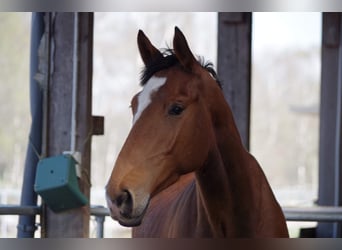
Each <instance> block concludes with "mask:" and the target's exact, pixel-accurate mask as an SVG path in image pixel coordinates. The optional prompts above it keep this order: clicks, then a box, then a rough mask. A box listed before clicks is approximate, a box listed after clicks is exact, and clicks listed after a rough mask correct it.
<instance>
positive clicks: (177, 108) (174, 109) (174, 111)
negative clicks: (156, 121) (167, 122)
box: [168, 103, 184, 115]
mask: <svg viewBox="0 0 342 250" xmlns="http://www.w3.org/2000/svg"><path fill="white" fill-rule="evenodd" d="M183 111H184V107H183V106H182V105H181V104H178V103H177V104H173V105H172V106H171V107H170V109H169V112H168V113H169V115H180V114H181V113H182V112H183Z"/></svg>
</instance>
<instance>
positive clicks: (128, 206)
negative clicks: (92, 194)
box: [115, 190, 133, 217]
mask: <svg viewBox="0 0 342 250" xmlns="http://www.w3.org/2000/svg"><path fill="white" fill-rule="evenodd" d="M115 204H116V206H117V207H118V208H119V209H120V213H121V214H122V215H124V216H126V217H129V216H130V215H131V214H132V210H133V200H132V196H131V194H130V192H128V191H127V190H124V191H123V192H122V193H121V194H120V195H119V196H118V197H117V198H116V200H115Z"/></svg>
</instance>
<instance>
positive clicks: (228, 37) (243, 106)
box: [217, 12, 252, 149]
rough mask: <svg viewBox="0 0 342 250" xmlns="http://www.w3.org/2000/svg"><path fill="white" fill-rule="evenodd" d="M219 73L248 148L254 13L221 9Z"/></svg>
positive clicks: (225, 93) (219, 22)
mask: <svg viewBox="0 0 342 250" xmlns="http://www.w3.org/2000/svg"><path fill="white" fill-rule="evenodd" d="M218 18H219V20H218V63H217V65H218V75H219V77H220V79H221V81H222V87H223V91H224V95H225V97H226V99H227V101H228V103H229V105H230V107H231V109H232V112H233V115H234V118H235V122H236V124H237V127H238V129H239V132H240V135H241V137H242V141H243V143H244V145H245V147H246V148H247V149H249V131H250V99H251V37H252V36H251V33H252V32H251V31H252V21H251V20H252V14H251V13H239V12H234V13H229V12H228V13H219V16H218Z"/></svg>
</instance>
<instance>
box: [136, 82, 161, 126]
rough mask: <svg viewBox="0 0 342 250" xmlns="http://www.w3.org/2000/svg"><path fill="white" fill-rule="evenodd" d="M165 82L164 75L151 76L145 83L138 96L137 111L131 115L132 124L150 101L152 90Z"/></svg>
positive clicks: (156, 89)
mask: <svg viewBox="0 0 342 250" xmlns="http://www.w3.org/2000/svg"><path fill="white" fill-rule="evenodd" d="M165 82H166V78H165V77H155V76H153V77H151V79H150V80H148V82H147V83H146V84H145V86H144V88H143V90H142V91H141V92H140V94H139V96H138V108H137V112H136V113H135V115H134V117H133V124H135V123H136V121H137V120H138V119H139V117H140V116H141V114H142V112H143V111H144V110H145V109H146V108H147V106H148V105H149V104H150V103H151V95H152V93H153V92H155V91H158V89H159V88H160V87H161V86H163V85H164V84H165Z"/></svg>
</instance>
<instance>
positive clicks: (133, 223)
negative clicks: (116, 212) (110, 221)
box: [118, 217, 142, 227]
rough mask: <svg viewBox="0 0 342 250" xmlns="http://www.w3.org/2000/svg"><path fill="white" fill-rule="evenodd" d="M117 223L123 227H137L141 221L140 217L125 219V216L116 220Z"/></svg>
mask: <svg viewBox="0 0 342 250" xmlns="http://www.w3.org/2000/svg"><path fill="white" fill-rule="evenodd" d="M118 222H119V224H120V225H121V226H124V227H137V226H140V224H141V222H142V218H140V217H139V218H130V219H127V218H125V219H124V218H120V219H119V220H118Z"/></svg>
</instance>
